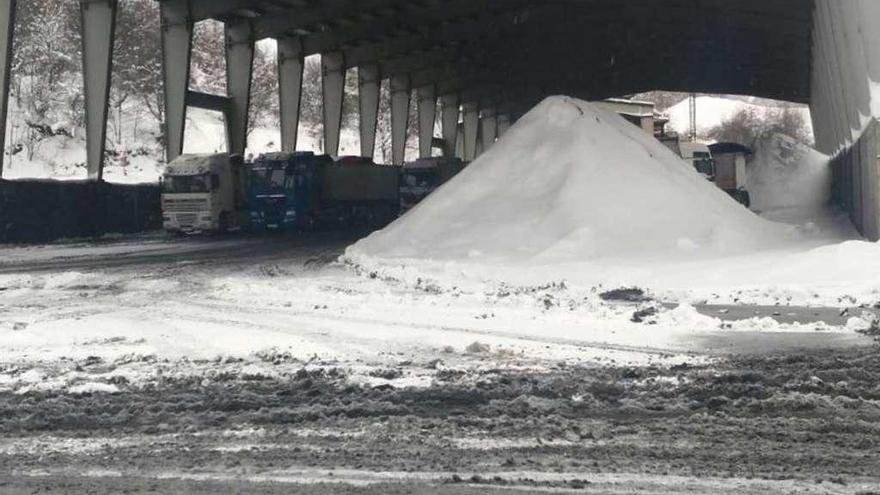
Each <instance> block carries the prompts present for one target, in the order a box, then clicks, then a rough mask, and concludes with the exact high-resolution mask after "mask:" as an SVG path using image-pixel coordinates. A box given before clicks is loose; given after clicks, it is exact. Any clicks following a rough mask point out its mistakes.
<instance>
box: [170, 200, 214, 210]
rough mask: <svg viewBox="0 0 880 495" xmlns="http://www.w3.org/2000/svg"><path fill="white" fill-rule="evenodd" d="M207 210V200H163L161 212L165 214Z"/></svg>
mask: <svg viewBox="0 0 880 495" xmlns="http://www.w3.org/2000/svg"><path fill="white" fill-rule="evenodd" d="M207 209H208V200H207V199H165V201H164V202H163V204H162V210H163V211H165V212H166V213H177V212H199V211H206V210H207Z"/></svg>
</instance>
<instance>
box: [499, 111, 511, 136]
mask: <svg viewBox="0 0 880 495" xmlns="http://www.w3.org/2000/svg"><path fill="white" fill-rule="evenodd" d="M508 129H510V115H508V114H503V115H499V116H498V137H499V138H500V137H501V136H503V135H504V133H506V132H507V130H508Z"/></svg>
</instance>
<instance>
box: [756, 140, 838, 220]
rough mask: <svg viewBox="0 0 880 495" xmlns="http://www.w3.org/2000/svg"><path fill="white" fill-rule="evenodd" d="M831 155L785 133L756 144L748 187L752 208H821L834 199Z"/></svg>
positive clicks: (766, 209)
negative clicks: (830, 163)
mask: <svg viewBox="0 0 880 495" xmlns="http://www.w3.org/2000/svg"><path fill="white" fill-rule="evenodd" d="M828 161H829V158H828V157H827V156H825V155H823V154H822V153H819V152H818V151H816V150H814V149H812V148H810V147H808V146H806V145H804V144H801V143H798V142H797V141H795V140H794V139H792V138H790V137H788V136H784V135H782V134H775V135H773V136H771V137H769V138H767V139H765V140H763V141H760V142H759V143H758V144H757V146H756V147H755V155H754V158H753V159H752V161H751V162H750V163H749V165H748V174H747V176H748V178H747V183H746V188H747V189H748V191H749V194H750V195H751V198H752V208H754V209H755V210H757V211H762V212H763V211H770V210H776V209H781V208H821V207H823V206H826V205H827V204H828V202H829V201H830V200H831V167H830V165H829V163H828Z"/></svg>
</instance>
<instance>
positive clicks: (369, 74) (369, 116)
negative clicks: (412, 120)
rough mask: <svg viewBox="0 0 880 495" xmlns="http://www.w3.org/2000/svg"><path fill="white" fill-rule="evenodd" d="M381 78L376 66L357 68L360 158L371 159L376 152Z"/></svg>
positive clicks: (368, 65)
mask: <svg viewBox="0 0 880 495" xmlns="http://www.w3.org/2000/svg"><path fill="white" fill-rule="evenodd" d="M381 84H382V78H381V77H380V74H379V66H378V65H377V64H364V65H361V66H360V67H358V109H359V112H358V124H359V130H360V134H361V156H365V157H368V158H373V155H374V154H375V151H376V123H377V122H378V121H379V89H380V86H381Z"/></svg>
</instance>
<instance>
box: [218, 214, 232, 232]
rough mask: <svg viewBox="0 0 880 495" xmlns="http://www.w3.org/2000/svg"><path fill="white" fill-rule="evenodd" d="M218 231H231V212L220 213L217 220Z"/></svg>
mask: <svg viewBox="0 0 880 495" xmlns="http://www.w3.org/2000/svg"><path fill="white" fill-rule="evenodd" d="M217 232H218V233H220V234H225V233H227V232H229V213H228V212H225V211H224V212H223V213H221V214H220V220H219V221H218V222H217Z"/></svg>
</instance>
